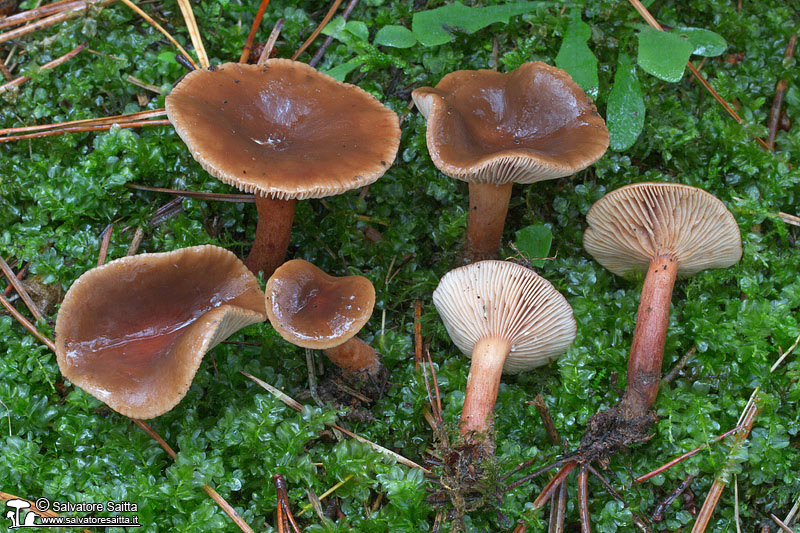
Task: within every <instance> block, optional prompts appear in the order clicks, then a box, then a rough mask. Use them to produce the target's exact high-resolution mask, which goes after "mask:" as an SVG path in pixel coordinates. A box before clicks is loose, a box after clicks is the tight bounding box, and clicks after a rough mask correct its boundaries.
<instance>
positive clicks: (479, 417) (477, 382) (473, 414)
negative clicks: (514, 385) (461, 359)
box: [461, 338, 511, 435]
mask: <svg viewBox="0 0 800 533" xmlns="http://www.w3.org/2000/svg"><path fill="white" fill-rule="evenodd" d="M510 350H511V346H510V345H509V343H508V341H506V340H504V339H496V338H488V339H481V340H480V341H478V343H477V344H475V348H474V349H473V350H472V364H471V365H470V367H469V377H467V390H466V392H465V393H464V408H463V410H462V411H461V434H462V435H467V434H469V433H472V432H482V431H487V430H488V429H489V428H490V427H491V422H490V421H489V418H490V417H491V416H492V414H493V412H494V404H495V402H496V401H497V391H498V389H499V388H500V377H501V376H502V375H503V365H504V364H505V362H506V357H507V356H508V353H509V352H510Z"/></svg>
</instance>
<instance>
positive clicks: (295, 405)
mask: <svg viewBox="0 0 800 533" xmlns="http://www.w3.org/2000/svg"><path fill="white" fill-rule="evenodd" d="M239 372H240V373H241V374H242V375H243V376H245V377H247V378H249V379H250V380H252V381H253V382H255V383H256V384H257V385H259V386H260V387H262V388H264V389H266V390H267V391H269V392H270V393H271V394H272V395H273V396H275V397H276V398H278V399H279V400H280V401H282V402H283V403H285V404H286V405H288V406H289V407H291V408H292V409H294V410H295V411H298V412H299V411H302V410H303V405H302V404H301V403H300V402H298V401H297V400H295V399H294V398H292V397H291V396H289V395H287V394H286V393H284V392H282V391H280V390H278V389H276V388H275V387H273V386H272V385H270V384H269V383H267V382H265V381H262V380H260V379H258V378H257V377H255V376H253V375H251V374H248V373H247V372H244V371H242V370H240V371H239ZM328 425H329V426H331V427H332V428H334V429H337V430H339V431H341V432H342V433H344V434H345V435H347V436H349V437H352V438H354V439H356V440H357V441H359V442H362V443H364V444H367V445H369V446H370V447H372V449H373V450H375V451H377V452H379V453H382V454H383V455H387V456H389V457H391V458H392V459H394V460H395V461H397V462H398V463H401V464H404V465H406V466H408V467H411V468H418V469H420V470H422V471H423V472H425V473H426V474H430V473H431V472H430V470H428V469H427V468H425V467H422V466H420V465H418V464H417V463H415V462H414V461H412V460H411V459H406V458H405V457H403V456H402V455H400V454H399V453H397V452H393V451H392V450H389V449H387V448H384V447H383V446H381V445H380V444H375V443H374V442H372V441H369V440H367V439H365V438H364V437H362V436H360V435H356V434H355V433H353V432H352V431H350V430H347V429H345V428H343V427H342V426H340V425H338V424H333V423H331V424H328Z"/></svg>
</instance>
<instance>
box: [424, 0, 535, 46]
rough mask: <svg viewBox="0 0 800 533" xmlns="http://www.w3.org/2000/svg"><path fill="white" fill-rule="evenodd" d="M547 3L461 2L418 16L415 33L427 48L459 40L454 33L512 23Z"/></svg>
mask: <svg viewBox="0 0 800 533" xmlns="http://www.w3.org/2000/svg"><path fill="white" fill-rule="evenodd" d="M543 5H546V3H545V2H514V3H510V4H503V5H499V6H487V7H466V6H465V5H464V4H462V3H461V2H453V3H452V4H449V5H446V6H442V7H437V8H436V9H429V10H427V11H420V12H418V13H414V18H413V19H412V20H411V31H413V32H414V35H415V36H416V38H417V39H418V40H419V42H420V43H422V44H423V45H425V46H437V45H440V44H445V43H449V42H450V41H452V40H453V39H455V37H454V35H453V33H454V32H456V31H461V32H464V33H475V32H476V31H478V30H480V29H482V28H485V27H486V26H489V25H490V24H494V23H495V22H508V19H510V18H511V17H513V16H516V15H521V14H522V13H528V12H529V11H533V10H534V9H536V8H537V7H541V6H543Z"/></svg>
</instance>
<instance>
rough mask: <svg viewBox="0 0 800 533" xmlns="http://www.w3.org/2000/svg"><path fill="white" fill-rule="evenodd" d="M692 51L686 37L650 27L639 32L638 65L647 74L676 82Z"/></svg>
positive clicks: (691, 45)
mask: <svg viewBox="0 0 800 533" xmlns="http://www.w3.org/2000/svg"><path fill="white" fill-rule="evenodd" d="M693 51H694V45H693V44H692V43H691V42H690V41H689V39H688V38H683V37H679V36H678V35H676V34H674V33H670V32H665V31H658V30H654V29H652V28H644V29H642V31H641V32H639V57H638V59H637V61H638V63H639V66H640V67H642V69H644V71H645V72H647V73H648V74H652V75H653V76H655V77H656V78H659V79H662V80H664V81H669V82H672V83H676V82H678V81H680V80H681V78H683V71H684V70H685V69H686V62H687V61H689V56H691V55H692V52H693Z"/></svg>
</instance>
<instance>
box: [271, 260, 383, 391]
mask: <svg viewBox="0 0 800 533" xmlns="http://www.w3.org/2000/svg"><path fill="white" fill-rule="evenodd" d="M374 305H375V288H374V287H373V286H372V283H371V282H370V281H369V280H368V279H367V278H365V277H364V276H345V277H341V278H337V277H334V276H330V275H328V274H326V273H325V272H323V271H322V270H320V269H319V268H317V267H316V266H314V265H313V264H311V263H309V262H308V261H305V260H303V259H293V260H291V261H287V262H286V263H284V264H283V265H281V266H280V267H278V269H277V270H275V273H274V274H272V277H270V278H269V281H268V282H267V288H266V307H267V316H268V317H269V321H270V323H271V324H272V327H274V328H275V331H277V332H278V333H279V334H280V336H281V337H283V338H284V339H286V340H287V341H288V342H290V343H292V344H294V345H296V346H300V347H303V348H312V349H316V350H324V351H325V355H327V356H328V358H329V359H330V360H331V361H332V362H333V363H334V364H335V365H336V366H338V367H339V368H342V369H343V370H345V371H346V372H348V373H349V374H350V375H354V376H356V377H366V378H368V379H373V380H376V379H378V377H379V375H380V374H381V371H382V368H383V365H382V364H381V360H380V356H379V355H378V354H377V352H376V351H375V349H374V348H372V346H370V345H369V344H367V343H366V342H364V341H362V340H361V339H359V338H358V337H356V336H355V335H356V334H357V333H358V332H359V331H361V328H363V327H364V324H366V323H367V321H368V320H369V318H370V317H371V316H372V308H373V306H374Z"/></svg>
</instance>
